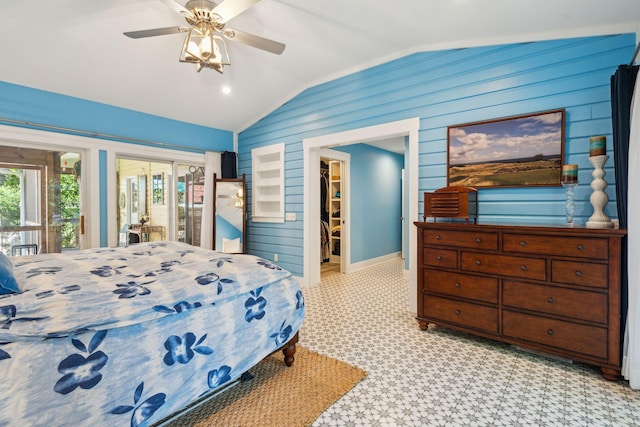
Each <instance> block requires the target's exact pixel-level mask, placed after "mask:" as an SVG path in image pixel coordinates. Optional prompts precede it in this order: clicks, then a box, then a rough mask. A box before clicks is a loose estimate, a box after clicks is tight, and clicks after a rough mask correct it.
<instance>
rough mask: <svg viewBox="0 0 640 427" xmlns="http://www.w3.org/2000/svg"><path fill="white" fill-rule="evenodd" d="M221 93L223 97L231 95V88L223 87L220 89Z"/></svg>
mask: <svg viewBox="0 0 640 427" xmlns="http://www.w3.org/2000/svg"><path fill="white" fill-rule="evenodd" d="M222 93H224V94H225V95H228V94H230V93H231V88H230V87H229V86H223V87H222Z"/></svg>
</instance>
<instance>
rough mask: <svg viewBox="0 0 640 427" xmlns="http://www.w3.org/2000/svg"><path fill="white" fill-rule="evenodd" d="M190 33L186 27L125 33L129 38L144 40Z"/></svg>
mask: <svg viewBox="0 0 640 427" xmlns="http://www.w3.org/2000/svg"><path fill="white" fill-rule="evenodd" d="M187 31H189V29H188V28H186V27H164V28H154V29H152V30H139V31H127V32H126V33H123V34H124V35H125V36H127V37H131V38H132V39H142V38H145V37H155V36H165V35H168V34H178V33H185V32H187Z"/></svg>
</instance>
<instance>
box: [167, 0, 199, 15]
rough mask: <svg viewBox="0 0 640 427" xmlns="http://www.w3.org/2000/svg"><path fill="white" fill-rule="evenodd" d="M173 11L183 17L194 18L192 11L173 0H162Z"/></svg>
mask: <svg viewBox="0 0 640 427" xmlns="http://www.w3.org/2000/svg"><path fill="white" fill-rule="evenodd" d="M163 1H164V3H165V4H166V5H167V6H169V8H170V9H171V10H173V11H174V12H176V13H178V14H180V15H182V16H184V17H185V18H194V16H193V13H191V11H190V10H189V9H187V8H185V7H184V6H183V5H181V4H180V3H178V2H177V1H175V0H163Z"/></svg>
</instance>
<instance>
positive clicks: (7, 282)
mask: <svg viewBox="0 0 640 427" xmlns="http://www.w3.org/2000/svg"><path fill="white" fill-rule="evenodd" d="M16 292H20V288H18V282H17V281H16V278H15V277H14V276H13V264H11V260H10V259H9V257H8V256H6V255H5V254H4V252H2V251H0V294H14V293H16Z"/></svg>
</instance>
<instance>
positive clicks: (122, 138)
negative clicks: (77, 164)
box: [0, 117, 205, 154]
mask: <svg viewBox="0 0 640 427" xmlns="http://www.w3.org/2000/svg"><path fill="white" fill-rule="evenodd" d="M0 123H7V124H10V125H22V126H26V127H30V128H35V129H43V130H52V131H58V132H64V133H70V134H74V135H80V136H88V137H91V138H101V139H110V140H113V141H119V142H130V143H134V144H144V145H152V146H155V147H161V148H175V149H179V150H182V151H189V152H194V153H203V154H204V152H205V150H203V149H201V148H195V147H187V146H182V145H174V144H168V143H166V142H157V141H147V140H144V139H138V138H129V137H126V136H118V135H110V134H107V133H101V132H92V131H87V130H80V129H73V128H67V127H61V126H52V125H45V124H42V123H33V122H26V121H24V120H13V119H7V118H4V117H0Z"/></svg>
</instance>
